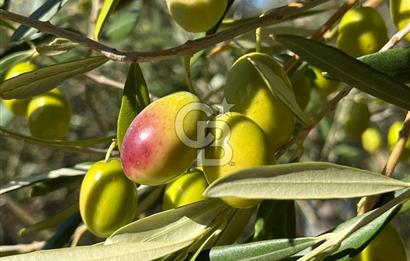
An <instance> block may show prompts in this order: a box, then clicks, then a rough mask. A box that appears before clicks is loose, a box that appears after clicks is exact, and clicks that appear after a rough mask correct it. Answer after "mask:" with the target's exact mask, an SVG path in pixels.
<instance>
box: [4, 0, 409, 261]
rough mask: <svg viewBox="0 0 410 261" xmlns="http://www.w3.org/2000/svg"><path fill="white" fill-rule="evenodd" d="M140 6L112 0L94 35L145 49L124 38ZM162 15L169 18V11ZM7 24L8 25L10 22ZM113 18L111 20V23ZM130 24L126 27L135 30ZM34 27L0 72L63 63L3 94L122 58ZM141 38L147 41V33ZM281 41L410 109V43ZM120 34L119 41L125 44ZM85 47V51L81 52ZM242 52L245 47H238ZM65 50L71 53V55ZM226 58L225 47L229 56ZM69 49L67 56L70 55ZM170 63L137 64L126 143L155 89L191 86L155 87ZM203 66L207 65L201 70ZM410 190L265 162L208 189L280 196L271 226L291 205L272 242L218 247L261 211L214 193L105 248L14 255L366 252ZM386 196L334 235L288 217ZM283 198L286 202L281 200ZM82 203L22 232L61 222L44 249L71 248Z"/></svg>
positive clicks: (287, 99) (46, 86)
mask: <svg viewBox="0 0 410 261" xmlns="http://www.w3.org/2000/svg"><path fill="white" fill-rule="evenodd" d="M148 2H150V1H148ZM152 2H154V1H152ZM67 3H70V2H69V1H62V0H60V1H58V0H56V1H51V0H48V1H46V2H45V3H44V4H43V5H42V6H41V7H40V8H39V9H37V10H36V11H35V12H34V13H33V14H32V15H31V18H33V19H40V20H45V21H46V20H49V19H50V18H51V17H53V16H54V14H56V13H57V12H58V11H59V10H60V9H61V8H62V7H63V6H64V5H65V4H67ZM144 4H146V5H147V6H149V5H151V6H153V5H155V4H154V3H144ZM130 5H131V6H132V4H131V3H129V1H108V0H107V1H104V5H103V7H102V9H101V11H100V15H99V17H98V19H97V21H96V24H95V27H94V31H93V34H90V35H92V36H93V38H94V39H103V40H106V41H108V42H110V43H112V44H113V46H116V47H120V48H127V47H131V48H133V47H137V48H141V46H139V45H138V44H135V45H134V44H130V43H126V44H125V45H124V44H123V43H121V39H125V38H126V37H127V36H129V34H130V33H131V32H132V27H133V26H135V24H136V23H137V22H138V17H139V16H140V15H141V14H140V12H141V11H139V10H137V9H133V8H130ZM130 9H132V10H130ZM115 10H122V11H124V14H122V13H121V15H119V14H118V12H115ZM125 10H126V11H125ZM122 11H121V12H122ZM316 12H317V11H313V12H311V13H302V14H300V16H303V15H305V16H310V15H314V14H316ZM319 13H320V12H319ZM156 15H158V16H160V14H156ZM124 17H125V18H124ZM136 17H137V18H136ZM155 19H156V18H155V16H154V20H155ZM158 19H159V18H158ZM111 20H112V23H111ZM5 23H6V24H7V22H5ZM104 25H105V26H107V25H111V26H110V27H108V28H105V27H104ZM141 26H143V25H141ZM228 26H229V25H228ZM233 26H235V24H233ZM124 28H125V29H124ZM122 30H125V32H123V31H122ZM127 30H128V31H127ZM282 30H283V29H282ZM278 31H280V29H279V28H278V27H274V28H273V29H272V32H273V33H276V32H278ZM33 33H35V30H33V29H29V28H28V27H26V26H21V27H19V28H18V29H17V30H15V32H14V33H13V35H12V36H11V39H12V41H18V40H20V39H23V38H24V39H31V41H32V42H30V41H29V40H26V41H29V42H30V43H31V44H34V45H35V46H36V48H35V49H30V50H24V51H19V52H12V53H11V54H9V55H4V56H3V58H2V60H1V61H0V76H3V75H4V73H5V71H6V70H7V69H8V68H10V66H11V65H13V64H16V63H17V62H19V61H22V60H24V59H27V58H28V57H30V56H32V55H40V56H47V57H51V58H50V60H51V61H57V62H54V63H53V64H52V65H47V66H44V67H42V68H41V69H39V70H36V71H34V72H30V73H26V74H24V75H21V76H18V77H15V78H13V79H11V80H8V81H5V82H4V83H2V84H1V85H0V96H1V97H2V98H7V99H9V98H27V97H32V96H34V95H37V94H40V93H42V92H44V91H48V90H51V89H52V88H54V87H55V86H56V85H59V84H61V83H62V82H63V81H65V80H67V79H69V78H73V77H75V76H78V75H81V74H84V73H87V72H89V71H91V70H93V69H96V68H99V67H100V66H102V65H103V64H106V65H105V67H106V68H107V67H109V66H113V68H114V66H115V64H116V63H118V62H113V63H109V64H108V63H107V62H108V61H109V58H107V57H106V56H103V55H100V54H98V55H95V53H92V52H90V50H88V49H87V48H85V50H84V49H83V47H81V42H80V43H74V42H71V41H69V40H67V39H64V40H63V39H55V40H53V41H51V42H50V43H49V44H47V45H44V44H42V43H43V42H42V41H39V42H36V41H37V39H41V40H44V39H43V38H42V37H44V36H42V35H41V34H33ZM298 33H299V34H302V36H306V34H307V32H305V31H303V30H300V31H298ZM309 33H310V32H309ZM27 37H28V38H27ZM39 37H40V38H39ZM211 37H212V36H211ZM141 39H143V38H142V37H141ZM274 39H275V41H276V43H275V44H277V43H280V44H281V47H279V48H280V49H284V47H283V46H286V48H287V49H289V50H291V51H293V52H295V53H296V54H298V55H299V56H300V57H301V58H302V59H303V60H305V61H307V62H309V63H310V64H313V65H315V66H317V67H318V68H320V69H322V70H323V71H326V72H328V74H329V75H330V76H331V77H333V78H336V79H338V80H340V81H343V82H345V83H346V84H348V85H350V86H352V87H354V88H357V89H358V90H360V91H362V92H364V93H368V94H370V95H372V96H375V97H377V98H379V99H381V100H383V101H385V102H388V103H390V104H393V105H396V106H398V107H400V108H402V109H405V110H410V89H409V88H408V87H407V86H406V85H404V84H403V82H409V80H410V78H409V75H410V74H409V72H410V67H409V64H408V63H407V62H405V61H408V60H409V57H410V49H409V48H408V47H401V48H395V49H393V50H390V51H387V52H384V53H378V54H373V55H368V56H365V57H360V58H359V59H358V60H357V59H354V58H352V57H350V56H348V55H346V54H344V53H342V52H341V51H339V50H338V49H336V48H333V47H330V46H327V45H324V44H321V43H319V42H316V41H312V40H308V39H306V38H305V37H301V36H295V35H279V34H275V36H274ZM239 40H240V41H243V42H246V41H247V39H246V37H243V38H239ZM115 41H118V42H117V43H116V42H115ZM138 42H143V41H138ZM127 44H129V46H127ZM161 44H162V43H161ZM151 48H154V49H155V48H156V45H155V44H154V45H153V46H151ZM274 48H278V46H275V47H274ZM77 49H80V50H81V51H76V50H77ZM73 52H75V55H73V56H74V57H75V58H74V59H73V56H70V55H67V54H72V53H73ZM233 52H236V50H234V51H233ZM204 53H205V52H204V51H201V52H199V53H198V54H196V56H194V57H193V58H192V59H191V63H190V65H191V66H194V65H195V63H196V62H197V63H202V64H206V63H207V61H206V59H205V58H204ZM64 55H67V56H68V57H67V56H66V57H64ZM221 55H224V54H223V53H222V54H221ZM61 56H63V57H64V58H61ZM80 57H81V58H80ZM335 61H337V62H335ZM393 61H394V62H393ZM397 61H401V62H397ZM251 62H252V61H251ZM166 64H167V62H163V63H161V65H155V64H150V65H147V66H146V67H144V66H145V65H143V66H142V70H141V68H140V65H138V64H137V63H131V64H130V65H129V70H128V76H127V79H126V82H125V85H124V90H123V96H122V100H121V106H120V109H119V117H118V122H117V133H116V134H117V135H116V137H117V138H118V141H119V144H121V142H122V137H123V135H124V133H125V130H126V128H127V127H128V125H129V123H130V121H131V120H132V119H133V118H134V117H135V115H136V114H138V112H139V111H141V110H142V109H143V108H144V107H145V106H146V105H147V104H148V103H149V101H150V98H149V94H153V95H157V96H162V95H164V94H166V93H169V92H174V91H176V90H179V89H180V87H179V86H180V85H182V82H179V83H178V82H177V81H175V82H173V84H174V85H175V86H172V87H169V89H165V88H157V89H156V88H153V87H151V86H150V85H155V77H158V75H155V74H154V75H150V76H149V77H147V75H146V74H145V73H144V74H143V72H145V71H155V68H157V67H156V66H166ZM202 64H201V65H202ZM253 64H254V66H255V68H256V69H257V71H258V72H259V74H260V75H261V76H262V78H263V79H264V80H265V82H266V83H267V85H268V86H269V87H270V89H271V91H272V93H273V94H274V95H275V96H277V97H278V98H279V99H280V100H281V101H282V102H283V103H284V104H285V105H286V106H287V107H288V108H289V109H290V110H291V111H292V112H293V113H294V114H295V116H296V117H297V119H298V120H299V122H300V123H301V126H302V127H306V126H308V125H309V121H310V119H309V118H308V116H307V115H306V113H305V112H303V111H302V110H301V109H300V108H299V106H298V105H297V103H296V100H295V97H294V96H293V95H292V94H289V93H288V90H287V89H286V88H283V86H281V85H277V84H273V83H275V82H277V81H276V79H275V78H274V76H273V75H272V74H271V73H270V72H269V69H268V68H265V67H264V65H263V64H259V63H257V62H253ZM198 67H199V66H198ZM181 68H182V66H181ZM100 70H102V71H103V68H100ZM105 70H109V69H105ZM196 70H198V71H200V70H199V69H197V68H196ZM214 70H215V69H214ZM198 71H193V73H194V75H193V76H192V78H194V77H195V74H196V73H197V72H198ZM164 72H165V73H164ZM180 72H181V75H182V74H183V73H184V71H183V69H180ZM160 73H164V76H166V77H169V75H171V73H169V71H167V70H164V71H161V72H160ZM144 76H145V77H144ZM180 78H183V77H180ZM147 83H149V84H147ZM147 85H148V86H147ZM386 86H389V88H388V89H387V88H386ZM164 89H165V90H164ZM204 96H205V95H204ZM302 127H301V128H302ZM7 131H8V130H6V129H4V130H3V131H1V132H2V133H6V134H5V135H8V136H14V137H19V138H20V139H23V140H26V141H29V142H32V143H33V142H34V143H36V142H37V144H42V145H45V146H52V147H56V148H64V149H68V148H70V149H71V150H78V151H80V149H81V148H84V147H85V148H88V147H89V146H92V145H95V144H100V143H105V142H107V141H108V140H110V139H111V138H112V137H107V138H97V139H91V140H82V141H71V142H69V141H64V142H63V141H44V140H38V139H37V140H36V139H33V138H31V137H28V136H24V135H21V134H18V133H14V132H9V133H8V134H7ZM111 134H112V133H111ZM89 166H90V165H89V164H79V165H76V166H74V167H73V168H63V169H58V170H55V171H51V172H48V173H45V174H42V175H38V176H35V175H32V176H29V177H23V178H20V179H16V180H13V181H12V182H10V183H8V184H5V185H2V186H1V187H0V194H5V193H10V192H12V191H17V190H19V189H21V188H24V187H31V188H32V190H31V193H32V195H36V194H43V193H48V192H50V191H53V190H55V189H57V188H61V187H62V186H65V185H66V184H68V183H71V182H73V181H79V180H81V178H82V176H83V175H84V173H85V172H86V170H87V169H88V167H89ZM77 184H78V183H77ZM39 185H41V186H39ZM44 187H45V189H44ZM408 187H409V183H407V182H404V181H400V180H397V179H393V178H389V177H386V176H382V175H380V174H378V173H375V172H371V171H366V170H363V169H358V168H351V167H346V166H343V165H339V164H331V163H324V162H304V163H289V164H280V165H275V166H265V167H257V168H252V169H246V170H243V171H241V172H238V173H236V174H234V175H232V176H230V177H227V178H224V179H221V180H218V181H217V182H215V183H213V184H211V185H210V187H209V188H208V189H207V191H206V193H205V194H206V196H208V197H210V198H221V197H226V196H235V197H240V198H258V199H263V200H266V201H265V202H268V203H272V201H268V200H273V202H274V204H267V207H266V208H263V207H262V206H261V207H260V208H259V211H258V214H257V220H262V221H263V220H264V221H265V223H267V222H269V221H271V219H270V218H272V214H270V213H271V212H272V211H274V212H276V213H280V212H282V213H283V215H284V216H283V217H282V219H281V218H278V220H277V222H276V223H275V224H269V226H268V225H266V224H265V225H262V228H259V229H261V230H262V231H263V230H265V231H263V232H265V233H267V234H269V235H268V236H266V235H265V236H260V237H259V238H258V237H257V236H256V234H255V238H257V239H258V240H260V239H269V240H264V241H257V242H251V243H245V244H238V245H231V246H216V245H223V243H224V242H232V241H235V240H232V238H229V237H230V236H231V237H232V236H233V235H234V234H235V233H233V227H235V224H236V223H237V222H239V221H240V220H244V219H245V220H249V218H250V217H251V215H252V214H253V213H254V209H252V210H251V211H248V210H237V209H233V208H230V207H228V206H226V205H224V204H223V203H221V202H220V201H218V200H214V199H209V200H206V201H203V202H198V203H194V204H191V205H188V206H184V207H181V208H178V209H173V210H168V211H164V212H160V213H156V214H153V215H149V216H147V217H144V218H141V219H139V220H137V221H135V222H133V223H131V224H129V225H127V226H125V227H123V228H121V229H119V230H118V231H116V232H115V233H114V234H113V235H111V236H110V237H109V238H107V239H106V240H105V241H104V242H102V243H100V244H97V245H92V246H78V247H72V248H64V249H59V250H53V251H50V250H49V251H38V252H34V253H32V254H27V255H24V256H13V257H10V259H21V258H24V259H32V260H37V259H49V260H63V259H80V260H81V259H87V260H90V259H102V258H112V259H121V260H122V259H124V260H128V259H136V260H152V259H164V260H168V259H169V260H183V259H187V258H190V259H191V260H195V259H196V258H197V257H199V256H202V255H203V256H208V255H209V257H210V258H211V260H281V259H284V258H289V257H290V258H295V259H296V258H299V257H302V256H304V255H306V256H305V258H307V257H312V256H309V252H310V251H312V252H310V253H315V251H316V253H315V255H317V256H319V257H323V258H324V257H326V258H327V259H328V260H348V259H349V258H350V256H353V255H355V254H357V253H358V252H360V250H362V249H363V248H364V247H365V246H366V245H367V244H368V243H369V241H370V240H371V239H372V238H373V237H374V236H375V235H376V234H377V233H378V232H379V231H380V230H381V229H382V228H383V227H384V226H385V225H386V224H387V223H389V222H390V220H391V219H392V218H393V217H394V216H395V215H396V214H397V213H399V210H400V208H401V205H400V204H401V203H403V202H404V201H405V200H406V199H408V198H409V191H408ZM139 190H140V192H141V195H142V199H141V200H142V202H144V199H147V202H150V201H152V197H150V195H152V194H153V193H154V192H153V191H155V190H152V189H151V188H147V187H140V188H139ZM394 191H398V192H396V195H393V192H394ZM382 193H386V194H385V195H386V198H389V199H390V201H388V202H387V203H386V202H382V203H386V204H385V205H381V204H380V205H378V206H377V208H376V209H374V210H373V211H371V212H368V213H366V214H364V215H361V216H358V217H355V218H352V219H350V220H347V221H345V222H343V223H342V224H339V225H338V226H336V227H335V228H333V229H332V230H330V231H329V233H326V234H324V235H320V236H316V237H301V238H294V237H295V232H294V230H295V224H294V215H295V211H294V209H293V210H292V209H291V210H290V213H291V214H290V215H287V214H288V213H289V212H286V211H284V210H285V209H289V208H292V206H293V205H294V200H311V199H336V198H337V199H348V198H357V197H365V196H370V195H378V194H382ZM144 195H145V196H144ZM392 198H393V199H392ZM277 200H287V201H277ZM154 201H155V200H154ZM265 202H264V203H265ZM278 202H281V203H283V202H285V203H284V204H278ZM264 203H263V204H264ZM278 206H280V207H278ZM77 209H78V206H77V205H76V204H74V205H73V206H70V207H69V208H68V209H67V210H66V211H64V212H62V213H59V214H57V215H55V216H53V217H51V218H49V219H47V220H45V221H44V222H40V223H37V224H34V225H33V226H31V227H29V228H27V229H26V230H23V231H22V232H21V233H22V235H26V234H30V233H34V232H37V231H40V230H43V229H45V228H56V232H55V233H54V234H53V236H52V237H51V238H50V239H49V240H48V241H47V243H46V245H45V246H44V248H46V249H47V248H58V247H62V246H64V245H66V244H67V242H68V241H69V239H70V237H71V235H72V233H73V232H74V230H75V229H76V228H77V227H78V225H79V223H80V219H79V216H78V213H77ZM403 209H405V208H403ZM140 211H141V210H140ZM147 213H149V212H147ZM285 215H287V216H285ZM285 219H289V220H291V221H290V222H289V224H288V229H287V231H285V232H283V233H279V234H280V235H273V234H275V231H274V232H271V231H266V230H268V229H272V226H274V227H275V226H277V225H278V224H281V226H282V225H284V224H285V223H284V220H285ZM281 222H282V223H281ZM285 230H286V229H285ZM272 233H273V234H272ZM243 234H245V235H242V236H245V237H246V240H247V239H248V238H249V235H246V229H245V230H244V233H243ZM262 234H263V233H262ZM272 238H284V239H272ZM339 243H340V244H339ZM318 250H320V251H318Z"/></svg>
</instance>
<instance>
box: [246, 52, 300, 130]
mask: <svg viewBox="0 0 410 261" xmlns="http://www.w3.org/2000/svg"><path fill="white" fill-rule="evenodd" d="M247 59H248V61H249V62H250V63H251V64H252V65H253V66H254V67H255V69H256V71H257V72H258V73H259V75H260V76H261V78H262V79H263V80H264V82H265V83H266V85H267V86H268V88H269V90H270V91H271V92H272V94H273V95H274V96H275V97H278V98H279V100H280V101H281V102H282V103H283V104H284V105H285V106H286V107H287V108H288V109H289V110H290V111H291V112H293V114H294V115H295V116H296V118H297V119H298V120H299V121H300V122H301V123H302V124H303V125H307V124H308V117H307V115H306V114H305V113H304V112H303V110H302V109H301V108H300V106H299V104H298V103H297V101H296V98H295V94H294V93H293V91H292V89H291V88H289V87H288V86H286V83H285V82H284V81H283V80H282V79H281V77H279V76H277V75H276V74H275V73H272V70H271V69H269V66H267V65H266V64H265V63H264V62H263V61H262V60H260V59H252V57H248V58H247Z"/></svg>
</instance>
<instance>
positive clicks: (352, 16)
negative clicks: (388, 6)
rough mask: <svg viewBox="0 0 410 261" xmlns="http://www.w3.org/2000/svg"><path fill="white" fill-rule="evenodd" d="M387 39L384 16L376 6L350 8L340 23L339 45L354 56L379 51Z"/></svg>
mask: <svg viewBox="0 0 410 261" xmlns="http://www.w3.org/2000/svg"><path fill="white" fill-rule="evenodd" d="M387 41H388V38H387V28H386V25H385V23H384V20H383V17H382V16H381V15H380V14H379V12H377V10H376V9H374V8H371V7H360V8H355V9H350V10H349V11H348V12H347V13H346V14H345V15H344V16H343V17H342V20H341V21H340V23H339V27H338V37H337V46H338V47H339V48H340V49H341V50H342V51H344V52H345V53H347V54H349V55H351V56H353V57H359V56H362V55H365V54H370V53H374V52H377V51H379V50H380V49H381V48H382V47H383V45H384V44H385V43H386V42H387Z"/></svg>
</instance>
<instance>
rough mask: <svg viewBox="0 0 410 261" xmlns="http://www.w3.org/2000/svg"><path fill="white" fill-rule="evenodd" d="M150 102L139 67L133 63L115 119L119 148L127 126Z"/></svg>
mask: <svg viewBox="0 0 410 261" xmlns="http://www.w3.org/2000/svg"><path fill="white" fill-rule="evenodd" d="M149 103H150V99H149V94H148V89H147V84H146V83H145V79H144V76H143V75H142V71H141V68H140V67H139V65H138V64H137V63H133V64H131V66H130V69H129V71H128V76H127V80H126V82H125V86H124V91H123V95H122V101H121V108H120V112H119V114H118V121H117V142H118V148H120V149H121V146H122V140H123V138H124V135H125V133H126V132H127V129H128V126H130V124H131V122H132V121H133V120H134V118H135V116H137V114H138V113H139V112H140V111H142V109H144V108H145V107H146V106H147V105H148V104H149Z"/></svg>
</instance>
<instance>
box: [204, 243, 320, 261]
mask: <svg viewBox="0 0 410 261" xmlns="http://www.w3.org/2000/svg"><path fill="white" fill-rule="evenodd" d="M315 243H317V240H316V239H315V238H311V237H305V238H295V239H275V240H266V241H259V242H253V243H247V244H241V245H232V246H222V247H214V248H212V249H211V252H210V254H209V255H210V259H211V261H245V260H246V261H251V260H255V261H256V260H258V261H263V260H266V261H275V260H282V259H284V258H286V257H289V256H292V255H294V254H296V253H298V252H300V251H302V250H303V249H305V248H308V247H310V246H312V245H314V244H315Z"/></svg>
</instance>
